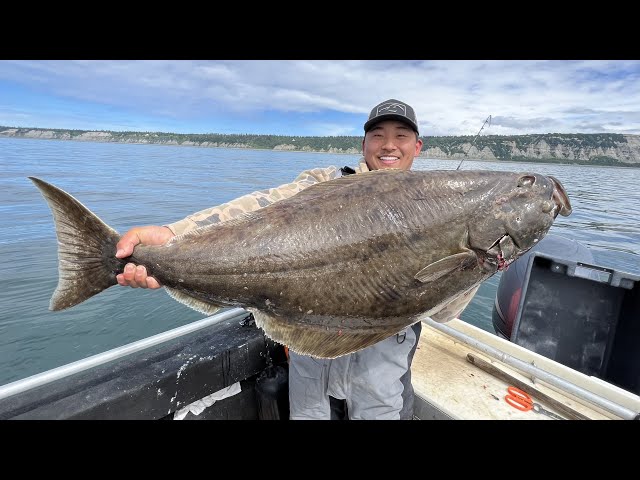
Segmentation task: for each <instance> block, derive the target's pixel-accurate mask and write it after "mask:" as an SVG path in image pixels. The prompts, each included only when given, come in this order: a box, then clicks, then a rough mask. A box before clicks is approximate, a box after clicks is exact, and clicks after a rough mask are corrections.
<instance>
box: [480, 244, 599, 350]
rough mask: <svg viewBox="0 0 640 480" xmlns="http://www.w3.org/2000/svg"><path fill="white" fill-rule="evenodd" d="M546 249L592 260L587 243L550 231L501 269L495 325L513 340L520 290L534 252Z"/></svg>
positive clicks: (558, 254) (565, 256) (564, 256)
mask: <svg viewBox="0 0 640 480" xmlns="http://www.w3.org/2000/svg"><path fill="white" fill-rule="evenodd" d="M536 252H538V253H544V254H547V255H550V256H553V257H558V258H562V259H565V260H572V261H576V262H585V263H593V254H592V253H591V251H590V250H589V248H588V247H586V246H585V245H583V244H581V243H579V242H577V241H576V240H571V239H568V238H566V237H562V236H559V235H551V234H548V235H547V236H546V237H544V238H543V239H542V240H541V241H540V242H539V243H538V244H537V245H536V246H535V247H533V248H532V249H531V250H529V251H528V252H527V253H525V254H524V255H522V256H521V257H520V258H518V260H516V261H515V262H513V263H512V264H511V265H509V268H507V269H506V270H504V271H503V272H502V276H501V278H500V282H499V284H498V290H497V292H496V298H495V302H494V305H493V314H492V321H493V328H494V330H495V332H496V334H497V335H499V336H501V337H503V338H506V339H507V340H511V336H512V333H513V332H512V330H513V325H514V322H515V320H516V318H517V316H518V309H519V306H520V294H521V293H522V288H523V287H524V283H525V281H526V277H527V267H528V264H529V260H530V258H531V255H533V254H534V253H536Z"/></svg>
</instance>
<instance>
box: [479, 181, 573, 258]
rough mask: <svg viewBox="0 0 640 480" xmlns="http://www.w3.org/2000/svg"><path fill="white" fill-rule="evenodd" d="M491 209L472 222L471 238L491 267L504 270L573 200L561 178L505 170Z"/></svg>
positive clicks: (547, 229) (564, 214)
mask: <svg viewBox="0 0 640 480" xmlns="http://www.w3.org/2000/svg"><path fill="white" fill-rule="evenodd" d="M499 182H500V185H499V187H497V188H496V191H498V192H499V193H498V195H497V196H496V197H495V200H494V202H493V205H492V209H491V211H490V212H487V214H486V215H484V216H483V217H481V220H480V221H478V222H477V223H476V225H473V226H470V232H469V242H470V246H471V248H473V250H475V251H476V252H477V253H478V254H479V257H480V258H481V260H482V263H483V264H484V265H485V266H486V267H487V268H488V269H493V268H497V270H504V269H505V268H507V267H508V265H509V264H511V263H512V262H513V261H515V260H516V259H517V258H518V257H520V256H521V255H523V254H524V253H525V252H527V251H528V250H530V249H531V248H532V247H533V246H534V245H536V244H537V243H538V242H539V241H540V240H542V238H544V236H545V235H546V234H547V232H548V231H549V229H550V228H551V226H552V225H553V222H554V221H555V219H556V217H557V216H558V215H562V216H568V215H570V214H571V211H572V208H571V202H570V201H569V196H568V195H567V192H566V190H565V189H564V187H563V186H562V184H561V183H560V181H559V180H558V179H556V178H555V177H552V176H549V175H540V174H534V173H520V174H514V175H511V174H505V176H504V178H503V179H501V180H499Z"/></svg>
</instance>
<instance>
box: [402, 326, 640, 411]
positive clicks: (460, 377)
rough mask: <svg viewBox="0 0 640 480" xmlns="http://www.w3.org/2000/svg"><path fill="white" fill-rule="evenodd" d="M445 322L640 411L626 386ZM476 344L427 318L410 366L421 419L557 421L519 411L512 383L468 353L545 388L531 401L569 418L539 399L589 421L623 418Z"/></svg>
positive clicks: (638, 402) (638, 401) (639, 400)
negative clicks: (508, 397)
mask: <svg viewBox="0 0 640 480" xmlns="http://www.w3.org/2000/svg"><path fill="white" fill-rule="evenodd" d="M444 325H446V326H447V327H451V328H453V329H455V330H456V331H460V332H462V333H463V334H466V335H468V336H470V337H473V339H478V340H480V341H481V342H482V343H483V344H487V345H490V346H491V347H493V348H495V349H498V350H500V351H501V352H505V353H506V354H508V355H509V356H513V357H514V358H518V359H520V360H522V361H524V362H527V363H529V364H532V365H535V366H537V367H538V368H544V369H545V371H548V372H550V373H551V374H553V375H556V376H558V377H562V378H563V379H567V381H569V382H571V384H572V385H573V384H575V385H579V388H583V389H588V390H589V391H591V392H594V393H595V394H598V395H602V396H606V397H607V398H610V399H612V401H615V402H617V403H620V404H622V405H625V406H626V407H627V408H630V409H632V410H634V411H636V412H637V411H640V397H638V396H637V395H634V394H631V393H630V392H627V391H626V390H622V389H619V388H617V387H615V386H613V385H611V384H609V383H607V382H603V381H601V380H599V379H597V378H595V377H589V376H586V375H584V374H582V373H580V372H577V371H575V370H573V369H570V368H568V367H565V366H564V365H561V364H559V363H557V362H555V361H553V360H550V359H548V358H545V357H543V356H541V355H538V354H536V353H535V352H531V351H530V350H527V349H525V348H523V347H520V346H519V345H516V344H514V343H511V342H509V341H507V340H505V339H503V338H501V337H498V336H496V335H493V334H491V333H489V332H485V331H483V330H481V329H479V328H477V327H474V326H473V325H470V324H467V323H465V322H463V321H461V320H458V319H455V320H452V321H451V322H448V323H446V324H444ZM475 347H476V345H474V344H470V343H467V342H464V341H460V340H459V339H456V338H455V337H452V336H451V335H449V334H447V333H443V332H442V331H439V330H438V329H436V328H434V327H432V326H431V325H429V324H428V323H425V322H423V328H422V334H421V337H420V342H419V344H418V348H417V350H416V354H415V356H414V359H413V365H412V382H413V385H414V389H415V391H416V396H417V401H416V413H415V415H416V418H418V419H422V420H431V419H436V420H439V419H462V420H465V419H466V420H552V419H553V418H552V417H549V416H547V415H545V414H543V413H536V412H534V411H532V410H529V411H520V410H518V409H516V408H514V407H512V406H511V405H509V404H508V403H507V402H506V401H505V399H504V397H505V396H506V395H507V393H508V392H507V388H508V387H509V386H510V385H513V383H507V382H506V381H504V380H503V379H501V378H498V377H496V376H495V375H494V374H491V373H488V372H487V371H485V370H484V369H481V368H479V367H478V366H476V365H474V364H473V363H471V362H469V361H468V360H467V354H472V355H473V357H476V358H478V359H483V360H485V361H486V362H488V363H490V364H491V365H493V366H494V367H497V368H499V369H500V370H501V371H503V372H506V373H507V374H509V375H511V376H513V377H514V378H516V379H518V380H520V381H522V382H525V383H526V384H527V385H529V386H530V387H531V388H532V389H535V390H536V391H539V392H541V393H542V395H541V396H540V397H539V398H536V396H535V395H531V396H532V397H533V401H534V402H536V403H539V404H540V405H541V406H542V407H543V408H544V409H545V410H549V411H552V412H555V413H558V414H560V415H561V416H563V417H564V418H566V417H565V416H564V415H562V413H560V412H559V411H557V410H555V409H554V408H553V407H552V406H551V405H550V404H549V403H553V402H551V401H549V402H545V401H543V400H541V399H542V398H545V397H544V396H545V395H546V396H548V397H550V398H552V399H554V400H556V401H558V402H561V404H562V405H564V406H566V407H567V408H568V409H572V410H574V411H575V412H578V413H579V414H582V415H584V416H585V417H587V418H588V419H616V418H619V417H617V416H615V415H613V414H612V413H611V412H608V411H606V410H604V409H602V408H600V407H599V406H598V405H593V404H590V403H589V402H585V401H584V399H583V400H582V401H580V399H579V398H577V397H575V396H573V395H570V394H566V392H563V393H560V391H558V389H557V388H555V386H553V385H547V384H545V383H544V382H542V381H540V380H536V381H535V382H534V381H532V380H531V379H530V378H528V377H527V376H525V375H524V374H523V373H521V372H520V371H518V370H517V369H515V368H512V367H511V366H510V365H509V364H507V363H504V362H502V361H501V360H500V359H499V358H494V357H492V356H490V355H488V354H487V353H486V352H483V351H481V350H479V349H477V348H475Z"/></svg>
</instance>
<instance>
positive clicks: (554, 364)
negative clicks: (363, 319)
mask: <svg viewBox="0 0 640 480" xmlns="http://www.w3.org/2000/svg"><path fill="white" fill-rule="evenodd" d="M549 237H551V238H553V236H548V237H547V238H549ZM557 240H558V241H560V240H561V239H557ZM545 242H546V243H545ZM545 242H541V243H540V247H541V248H537V249H534V250H532V251H531V252H529V255H528V256H527V257H526V258H524V259H519V260H518V262H520V263H519V265H520V266H521V268H522V270H521V272H523V273H522V275H521V276H520V277H518V276H517V275H516V277H518V278H517V281H515V283H513V280H509V277H508V276H506V275H503V276H502V278H501V284H500V287H499V289H498V294H497V295H496V302H495V306H494V311H493V312H492V315H493V325H494V327H495V330H496V331H495V333H492V332H489V331H486V330H482V329H480V328H478V327H475V326H473V325H471V324H469V323H467V322H464V321H462V320H460V319H454V320H451V321H449V322H447V323H437V322H434V321H433V320H432V319H430V318H428V317H425V318H423V319H421V321H422V323H423V328H422V334H421V337H420V342H419V344H418V347H417V350H416V354H415V357H414V360H413V365H412V382H413V385H414V388H415V392H416V402H415V409H414V419H416V420H453V419H461V420H466V419H468V420H483V419H486V420H518V419H522V420H558V419H567V420H586V419H592V420H609V419H612V420H613V419H622V420H630V419H640V416H639V413H640V396H639V395H640V350H639V349H637V348H636V345H637V344H638V341H640V277H639V276H637V275H635V274H631V273H626V272H620V271H616V270H614V269H612V268H609V267H606V266H602V265H597V264H594V263H589V262H585V261H584V258H583V257H579V256H576V255H575V251H574V250H572V249H569V250H567V249H565V250H564V251H563V250H562V249H560V248H557V247H558V245H552V242H550V241H546V239H545ZM565 243H566V242H565ZM543 244H544V245H547V246H552V247H553V248H549V249H548V250H545V248H542V246H543ZM583 253H584V252H583ZM518 262H516V263H518ZM514 271H516V272H517V270H514ZM510 281H511V282H512V283H513V285H511V288H509V282H510ZM505 291H506V292H508V293H509V292H511V293H510V294H509V295H506V296H505V295H504V292H505ZM501 298H507V300H506V304H505V305H506V307H505V306H504V305H502V306H501V302H500V299H501ZM487 315H490V314H489V313H488V314H487ZM509 315H511V316H509ZM287 368H288V365H287V354H286V349H285V348H284V347H283V346H282V345H279V344H277V343H275V342H273V341H271V340H270V339H268V337H266V336H265V334H264V332H263V331H262V330H261V329H259V328H257V327H256V325H255V322H254V320H253V317H252V315H251V313H249V312H247V311H246V310H244V309H241V308H229V309H225V310H223V311H221V312H219V313H217V314H216V315H213V316H211V317H207V318H205V319H202V320H199V321H196V322H193V323H190V324H188V325H185V326H182V327H179V328H175V329H173V330H169V331H167V332H164V333H161V334H158V335H154V336H151V337H148V338H145V339H143V340H140V341H136V342H133V343H130V344H127V345H124V346H121V347H118V348H115V349H112V350H109V351H107V352H104V353H101V354H98V355H94V356H91V357H88V358H85V359H82V360H79V361H76V362H73V363H69V364H67V365H63V366H61V367H58V368H54V369H51V370H49V371H45V372H42V373H39V374H36V375H33V376H31V377H28V378H25V379H22V380H18V381H15V382H12V383H9V384H7V385H4V386H0V419H47V420H51V419H56V420H66V419H109V420H111V419H113V420H118V419H139V420H213V419H215V420H224V419H233V420H258V419H260V420H285V419H287V418H288V391H287Z"/></svg>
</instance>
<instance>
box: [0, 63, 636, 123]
mask: <svg viewBox="0 0 640 480" xmlns="http://www.w3.org/2000/svg"><path fill="white" fill-rule="evenodd" d="M639 80H640V62H638V61H599V60H590V61H558V60H554V61H533V60H522V61H519V60H500V61H495V60H491V61H489V60H472V61H466V60H465V61H463V60H451V61H444V60H439V61H398V60H393V61H378V60H353V61H351V60H242V61H233V60H224V61H203V60H198V61H191V60H179V61H170V60H139V61H133V60H126V61H120V60H113V61H112V60H97V61H87V60H77V61H75V60H66V61H57V60H48V61H35V60H29V61H22V60H2V61H0V103H2V104H5V106H6V108H4V109H3V110H2V111H1V112H0V124H1V125H7V126H23V125H22V124H20V125H16V122H20V121H21V119H22V121H24V120H25V119H28V120H29V121H30V122H31V124H30V125H29V126H36V127H43V128H79V129H103V130H110V129H116V128H113V127H115V126H121V129H127V130H140V131H147V130H160V131H176V132H181V133H206V132H220V133H260V134H269V133H272V134H283V135H288V134H291V135H341V134H344V135H361V134H362V124H363V123H364V121H365V120H366V118H367V116H368V114H369V111H370V110H371V108H372V107H373V106H374V105H375V104H377V103H379V102H381V101H383V100H386V99H388V98H398V99H400V100H403V101H406V102H408V103H409V104H411V105H412V106H413V107H414V109H415V110H416V112H417V115H418V120H419V123H420V130H421V133H424V134H425V135H475V134H476V133H477V132H478V130H479V129H480V127H481V126H482V123H483V122H484V120H485V119H486V118H487V117H488V116H489V115H492V124H491V126H490V127H489V128H487V129H485V130H483V134H500V135H519V134H535V133H579V132H580V133H595V132H611V133H633V134H640V89H638V88H637V85H638V84H639V83H638V82H639Z"/></svg>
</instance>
